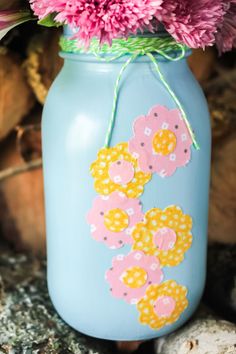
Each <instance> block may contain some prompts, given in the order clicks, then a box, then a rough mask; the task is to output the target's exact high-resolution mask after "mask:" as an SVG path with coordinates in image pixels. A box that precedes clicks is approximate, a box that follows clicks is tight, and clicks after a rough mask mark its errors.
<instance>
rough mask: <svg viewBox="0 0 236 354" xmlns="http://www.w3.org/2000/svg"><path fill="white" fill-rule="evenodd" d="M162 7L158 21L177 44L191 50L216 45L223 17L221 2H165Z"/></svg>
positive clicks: (172, 0) (173, 0)
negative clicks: (216, 35) (216, 34)
mask: <svg viewBox="0 0 236 354" xmlns="http://www.w3.org/2000/svg"><path fill="white" fill-rule="evenodd" d="M162 7H163V10H162V14H161V16H159V14H158V19H159V20H162V22H163V24H164V26H165V28H166V30H167V31H168V32H169V33H170V34H171V35H172V36H173V37H174V39H175V40H176V41H177V42H180V43H184V44H186V45H187V46H189V47H190V48H199V47H202V48H205V46H209V45H213V44H214V42H215V33H216V32H217V25H218V23H219V22H220V21H222V16H223V8H222V1H221V0H179V1H177V0H164V2H163V6H162Z"/></svg>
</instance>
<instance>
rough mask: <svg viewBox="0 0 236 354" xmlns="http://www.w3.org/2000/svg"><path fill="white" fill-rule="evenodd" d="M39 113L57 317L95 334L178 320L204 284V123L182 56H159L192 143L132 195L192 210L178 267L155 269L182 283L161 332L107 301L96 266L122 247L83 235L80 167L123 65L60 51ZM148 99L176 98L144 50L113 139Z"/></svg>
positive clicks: (101, 126)
mask: <svg viewBox="0 0 236 354" xmlns="http://www.w3.org/2000/svg"><path fill="white" fill-rule="evenodd" d="M64 57H65V64H64V67H63V69H62V70H61V72H60V74H59V75H58V77H57V79H56V80H55V82H54V83H53V85H52V87H51V89H50V92H49V95H48V98H47V101H46V104H45V107H44V114H43V160H44V182H45V199H46V221H47V250H48V287H49V292H50V296H51V299H52V301H53V303H54V306H55V308H56V309H57V311H58V313H59V314H60V315H61V317H62V318H63V319H64V320H65V321H66V322H67V323H68V324H69V325H71V326H72V327H74V328H75V329H77V330H78V331H81V332H83V333H86V334H88V335H91V336H95V337H98V338H105V339H112V340H140V339H149V338H155V337H159V336H161V335H165V334H167V333H170V332H172V331H174V330H175V329H176V328H178V327H179V326H180V325H182V324H183V323H184V322H185V321H186V320H187V319H188V318H189V317H190V316H191V315H192V313H193V312H194V310H195V309H196V307H197V305H198V303H199V301H200V298H201V294H202V291H203V287H204V281H205V267H206V245H207V216H208V189H209V169H210V147H211V139H210V124H209V115H208V109H207V104H206V101H205V98H204V96H203V93H202V91H201V89H200V87H199V85H198V83H197V82H196V80H195V79H194V77H193V75H192V73H191V72H190V70H189V68H188V66H187V63H186V59H184V60H181V61H179V62H167V61H163V60H161V62H160V66H161V70H162V72H163V73H164V75H165V78H166V79H167V81H168V82H169V84H170V85H171V87H172V89H173V90H174V92H175V93H176V95H177V96H178V97H179V99H180V100H181V102H182V104H183V105H184V108H185V110H186V113H187V115H188V118H189V120H190V123H191V125H192V128H193V129H194V131H195V134H196V138H197V141H198V143H199V144H200V146H201V150H200V151H196V150H194V149H192V160H191V163H190V164H189V165H188V166H187V167H183V168H179V169H178V170H177V172H176V173H175V174H174V175H173V176H172V177H169V178H165V179H162V178H160V177H158V176H157V175H154V176H153V178H152V181H151V182H149V183H148V184H147V185H146V186H145V191H144V194H143V195H142V196H141V200H142V202H143V207H144V211H147V210H148V209H150V208H152V207H154V206H156V207H161V208H165V207H166V206H168V205H170V204H177V205H179V206H180V207H181V208H182V209H183V211H184V212H185V213H187V214H190V215H191V216H192V218H193V223H194V224H193V225H194V226H193V245H192V247H191V249H190V250H189V251H188V252H187V253H186V256H185V260H184V262H182V263H181V264H180V265H179V266H177V267H173V268H166V267H165V268H164V274H165V279H166V280H167V279H175V280H176V281H177V282H178V283H180V284H182V285H185V286H186V287H187V288H188V291H189V292H188V300H189V307H188V308H187V310H186V311H185V312H184V313H183V315H182V316H181V317H180V319H179V320H178V321H177V322H176V323H175V324H173V325H171V326H167V327H164V328H163V329H161V330H160V331H154V330H151V329H150V328H149V327H148V326H144V325H141V324H140V323H139V322H138V315H139V314H138V311H137V309H136V307H135V306H131V305H129V304H126V303H125V302H124V301H123V300H120V299H115V298H113V297H112V296H111V294H110V292H109V285H108V284H107V283H106V282H105V280H104V273H105V272H106V270H107V269H108V268H109V267H110V266H111V260H112V257H113V256H115V255H117V254H120V253H125V254H127V253H128V252H129V250H130V247H128V246H126V247H124V248H122V249H120V250H110V249H108V248H107V247H106V246H105V245H104V244H101V243H98V242H96V241H94V240H93V239H92V238H91V236H90V230H89V225H87V223H86V221H85V215H86V213H87V212H88V210H89V209H90V208H91V205H92V201H93V199H94V197H95V196H96V192H95V190H94V188H93V179H92V177H91V176H90V173H89V167H90V164H91V162H93V161H94V160H95V159H96V154H97V152H98V150H99V149H100V148H101V147H102V146H103V144H104V139H105V134H106V129H107V127H108V121H109V118H110V114H111V109H112V102H113V87H114V84H115V80H116V77H117V75H118V72H119V70H120V68H121V65H122V63H123V62H124V60H126V59H127V58H122V59H120V60H118V61H116V62H112V63H104V62H99V61H97V60H96V59H95V58H94V57H91V56H89V55H79V56H78V55H73V54H71V55H65V56H64ZM156 104H161V105H165V106H167V107H168V108H174V107H175V105H174V103H173V101H172V99H171V97H170V96H169V94H168V92H167V91H166V89H165V88H164V87H163V85H162V84H161V82H160V80H159V78H158V75H157V74H156V72H155V71H154V68H153V64H152V63H150V60H149V59H148V58H146V57H145V58H139V59H137V60H136V61H135V62H134V63H132V64H130V65H129V67H128V69H127V70H126V72H125V74H124V76H123V78H122V81H121V87H120V96H119V100H118V108H117V120H116V126H115V131H114V135H113V139H112V145H115V144H116V143H119V142H122V141H128V139H129V138H130V137H131V136H132V123H133V121H134V119H135V118H136V117H137V116H139V115H143V114H147V113H148V111H149V110H150V108H151V107H153V106H154V105H156Z"/></svg>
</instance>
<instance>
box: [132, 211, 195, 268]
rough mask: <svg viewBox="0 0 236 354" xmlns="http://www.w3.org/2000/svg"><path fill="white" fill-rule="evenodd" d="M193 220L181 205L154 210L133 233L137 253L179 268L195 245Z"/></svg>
mask: <svg viewBox="0 0 236 354" xmlns="http://www.w3.org/2000/svg"><path fill="white" fill-rule="evenodd" d="M191 229H192V218H191V217H190V216H189V215H185V214H183V212H182V210H181V209H180V208H179V207H178V206H175V205H173V206H169V207H167V208H166V209H165V210H161V209H158V208H153V209H151V210H149V211H148V212H147V213H146V214H145V217H144V221H143V222H140V223H138V224H137V225H136V227H135V228H134V230H133V232H132V237H133V239H134V243H133V250H142V251H143V252H145V254H147V255H154V256H157V257H158V258H159V260H160V262H161V265H162V266H170V267H173V266H176V265H178V264H179V263H180V262H182V261H183V259H184V253H185V252H186V251H187V250H188V249H189V248H190V246H191V244H192V234H191Z"/></svg>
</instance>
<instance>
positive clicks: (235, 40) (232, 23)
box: [216, 0, 236, 54]
mask: <svg viewBox="0 0 236 354" xmlns="http://www.w3.org/2000/svg"><path fill="white" fill-rule="evenodd" d="M223 6H224V19H223V21H222V23H220V24H219V26H218V27H219V28H218V32H217V33H216V45H217V48H218V50H219V52H220V54H222V53H224V52H227V51H229V50H232V49H233V48H234V47H236V0H226V1H223Z"/></svg>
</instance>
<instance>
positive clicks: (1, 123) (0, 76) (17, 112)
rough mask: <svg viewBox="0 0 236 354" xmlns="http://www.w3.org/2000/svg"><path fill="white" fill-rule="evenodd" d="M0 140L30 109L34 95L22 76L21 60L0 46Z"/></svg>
mask: <svg viewBox="0 0 236 354" xmlns="http://www.w3.org/2000/svg"><path fill="white" fill-rule="evenodd" d="M0 83H1V85H0V140H2V139H3V138H5V137H6V136H7V135H8V134H9V133H10V132H11V130H12V129H13V128H14V127H15V125H16V124H18V123H19V122H20V121H21V120H22V119H23V118H24V117H25V116H26V115H27V114H28V113H29V111H30V110H31V108H32V107H33V105H34V102H35V100H34V97H33V95H32V92H31V89H30V87H29V86H28V84H27V81H26V78H25V76H24V70H23V68H22V63H21V61H20V60H19V59H18V58H17V57H16V55H15V54H14V53H12V52H9V51H7V49H5V48H4V49H3V48H0Z"/></svg>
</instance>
